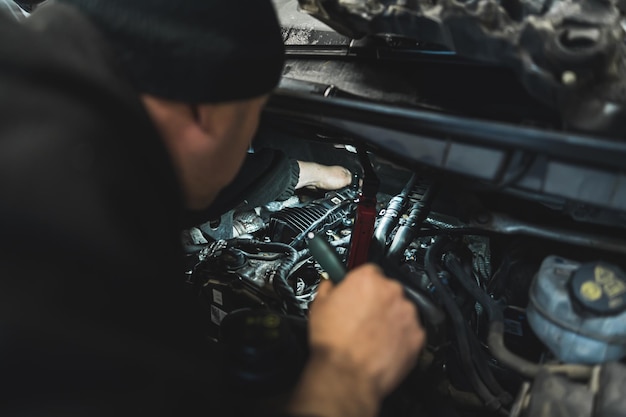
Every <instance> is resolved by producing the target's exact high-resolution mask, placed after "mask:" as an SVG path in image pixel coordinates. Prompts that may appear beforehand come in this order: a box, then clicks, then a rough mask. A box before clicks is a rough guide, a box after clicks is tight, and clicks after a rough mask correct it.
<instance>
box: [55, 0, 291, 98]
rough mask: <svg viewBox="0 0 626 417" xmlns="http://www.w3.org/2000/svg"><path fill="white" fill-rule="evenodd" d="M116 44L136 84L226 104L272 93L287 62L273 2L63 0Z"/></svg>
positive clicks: (153, 91) (145, 90) (168, 94)
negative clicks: (285, 61)
mask: <svg viewBox="0 0 626 417" xmlns="http://www.w3.org/2000/svg"><path fill="white" fill-rule="evenodd" d="M61 1H62V2H65V3H69V4H71V5H73V6H75V7H76V8H78V9H79V10H80V11H82V12H83V13H84V14H86V15H87V16H88V17H89V18H91V20H92V21H93V22H94V23H95V24H96V26H97V27H98V28H99V29H100V30H101V32H102V33H103V34H104V35H105V37H106V38H107V39H108V40H109V42H110V43H111V44H112V45H113V47H114V49H115V50H116V52H117V54H118V55H119V59H120V62H121V64H122V66H123V68H124V70H125V71H126V72H127V73H128V75H129V77H130V80H131V82H132V84H133V85H134V87H135V88H136V89H137V90H138V91H139V92H141V93H148V94H152V95H154V96H158V97H161V98H165V99H171V100H180V101H186V102H193V103H218V102H226V101H232V100H239V99H248V98H253V97H257V96H260V95H263V94H266V93H269V92H270V91H271V90H272V89H273V88H274V87H275V86H276V85H277V84H278V81H279V78H280V75H281V70H282V66H283V61H284V47H283V43H282V36H281V32H280V26H279V24H278V20H277V17H276V14H275V11H274V7H273V5H272V3H271V1H270V0H61Z"/></svg>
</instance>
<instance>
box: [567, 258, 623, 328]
mask: <svg viewBox="0 0 626 417" xmlns="http://www.w3.org/2000/svg"><path fill="white" fill-rule="evenodd" d="M570 290H571V291H572V294H573V295H574V298H575V299H576V301H578V304H579V306H581V307H582V308H583V309H584V310H585V311H588V312H592V313H595V314H599V315H603V316H609V315H615V314H619V313H621V312H623V311H624V310H626V274H624V271H622V270H621V269H620V268H619V267H617V266H615V265H611V264H608V263H604V262H592V263H587V264H584V265H582V266H581V267H580V268H579V269H578V270H576V271H575V272H574V274H573V276H572V278H571V280H570Z"/></svg>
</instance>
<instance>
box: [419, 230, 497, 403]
mask: <svg viewBox="0 0 626 417" xmlns="http://www.w3.org/2000/svg"><path fill="white" fill-rule="evenodd" d="M448 242H449V240H448V238H447V237H445V236H440V237H438V238H437V239H436V240H435V242H434V243H433V244H432V245H431V246H430V247H429V248H428V250H427V251H426V258H425V262H424V264H425V267H426V275H427V276H428V279H429V280H430V282H431V283H432V284H433V286H434V287H435V290H436V291H437V294H439V297H440V298H441V301H442V302H443V305H444V307H445V309H446V311H447V312H448V315H449V316H450V319H451V321H452V324H453V326H454V332H455V335H456V340H457V344H458V348H459V349H458V351H459V357H460V359H461V365H462V366H463V369H464V370H465V373H466V374H467V377H468V379H469V381H470V383H471V385H472V387H473V388H474V390H475V391H476V393H477V394H478V396H479V397H480V398H481V399H482V400H483V401H484V403H485V405H486V406H487V408H489V409H491V410H498V409H500V408H501V407H502V404H501V402H500V400H499V399H498V398H497V397H496V396H495V395H493V394H492V393H491V392H490V391H489V389H488V388H487V387H486V386H485V384H484V382H483V381H482V380H481V379H480V377H479V375H478V373H477V371H476V369H475V367H474V364H473V361H472V357H471V352H472V350H471V345H470V343H469V338H468V329H467V326H466V324H465V318H464V317H463V314H462V313H461V310H460V309H459V306H458V305H457V304H456V303H455V302H454V298H453V296H452V293H451V292H450V290H449V289H448V288H447V287H446V286H445V285H444V284H443V283H442V282H441V281H440V279H439V275H438V273H437V267H436V265H437V261H438V260H439V259H438V258H439V257H440V256H441V253H442V251H443V248H444V247H445V246H446V245H447V244H448Z"/></svg>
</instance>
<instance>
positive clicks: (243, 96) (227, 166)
mask: <svg viewBox="0 0 626 417" xmlns="http://www.w3.org/2000/svg"><path fill="white" fill-rule="evenodd" d="M61 1H63V2H65V3H69V4H72V5H73V6H75V7H77V8H78V9H79V10H81V11H82V12H83V13H84V14H85V15H87V16H88V17H89V18H90V19H91V20H92V21H93V22H94V23H95V24H96V26H97V27H98V28H99V29H100V31H101V32H102V33H103V34H104V36H105V37H106V38H107V39H108V41H109V42H110V43H111V44H112V46H113V47H114V50H115V52H116V55H117V56H118V59H119V62H120V64H121V66H122V69H123V70H124V71H125V72H126V74H127V75H128V77H129V79H130V81H131V83H132V84H133V86H134V87H135V89H136V90H137V92H138V93H139V94H140V95H141V97H142V100H143V102H144V103H145V105H146V108H147V110H148V113H149V114H150V115H151V116H152V118H153V120H154V121H155V124H156V125H157V127H158V128H159V129H160V131H161V134H162V136H163V138H164V141H165V144H166V147H167V148H168V150H169V152H170V154H171V155H172V158H173V161H174V164H175V166H176V168H177V170H178V174H179V178H180V180H181V183H182V186H183V190H184V192H185V195H186V198H187V204H188V206H189V207H190V208H195V209H199V208H204V207H206V206H207V205H209V204H210V202H211V201H212V199H213V198H214V197H215V195H217V193H218V192H219V190H220V189H221V188H223V187H224V186H225V185H226V184H228V183H229V182H230V181H231V180H232V179H233V178H234V176H235V174H236V173H237V171H238V170H239V167H240V166H241V163H242V162H243V159H244V157H245V150H246V149H247V147H248V146H249V144H250V141H251V140H252V136H253V134H254V132H255V130H256V127H257V123H258V118H259V114H260V111H261V109H262V107H263V104H264V103H265V100H266V96H267V95H268V94H269V93H270V92H271V90H272V89H273V88H274V87H275V86H276V85H277V83H278V80H279V78H280V74H281V70H282V65H283V60H284V47H283V44H282V37H281V33H280V26H279V24H278V21H277V18H276V15H275V12H274V8H273V5H272V3H271V1H270V0H237V1H234V0H61Z"/></svg>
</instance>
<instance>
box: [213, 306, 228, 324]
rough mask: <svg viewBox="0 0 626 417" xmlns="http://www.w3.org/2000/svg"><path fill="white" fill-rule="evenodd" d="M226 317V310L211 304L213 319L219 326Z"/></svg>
mask: <svg viewBox="0 0 626 417" xmlns="http://www.w3.org/2000/svg"><path fill="white" fill-rule="evenodd" d="M224 317H226V312H225V311H224V310H221V309H220V308H219V307H217V306H216V305H213V304H211V321H212V322H213V323H215V324H217V325H218V326H219V325H220V323H221V322H222V320H224Z"/></svg>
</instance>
